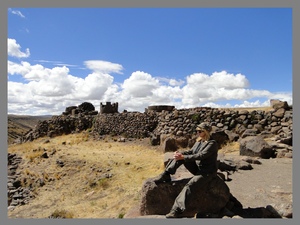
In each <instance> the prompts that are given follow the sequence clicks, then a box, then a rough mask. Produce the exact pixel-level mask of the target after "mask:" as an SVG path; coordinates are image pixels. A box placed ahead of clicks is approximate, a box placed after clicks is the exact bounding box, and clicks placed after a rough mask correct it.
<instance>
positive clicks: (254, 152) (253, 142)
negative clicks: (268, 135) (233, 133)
mask: <svg viewBox="0 0 300 225" xmlns="http://www.w3.org/2000/svg"><path fill="white" fill-rule="evenodd" d="M274 153H275V152H274V150H273V149H272V148H271V146H270V145H269V144H268V143H267V142H266V141H265V140H264V139H263V138H262V137H261V136H254V137H252V136H249V137H246V138H243V139H241V141H240V155H246V156H258V157H261V158H263V159H268V158H271V157H274Z"/></svg>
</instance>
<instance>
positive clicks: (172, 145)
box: [162, 137, 178, 152]
mask: <svg viewBox="0 0 300 225" xmlns="http://www.w3.org/2000/svg"><path fill="white" fill-rule="evenodd" d="M162 149H163V151H164V152H175V151H176V150H177V149H178V147H177V145H176V140H175V138H172V137H167V138H166V139H165V141H164V143H163V146H162Z"/></svg>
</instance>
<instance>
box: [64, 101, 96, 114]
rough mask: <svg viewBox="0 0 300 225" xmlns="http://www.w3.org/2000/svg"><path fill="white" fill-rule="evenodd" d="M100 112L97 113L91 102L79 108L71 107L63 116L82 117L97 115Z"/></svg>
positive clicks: (84, 103)
mask: <svg viewBox="0 0 300 225" xmlns="http://www.w3.org/2000/svg"><path fill="white" fill-rule="evenodd" d="M97 114H98V111H95V107H94V105H93V104H92V103H90V102H83V103H81V104H80V105H79V106H69V107H67V108H66V109H65V111H64V112H63V113H62V115H65V116H67V115H72V116H81V115H97Z"/></svg>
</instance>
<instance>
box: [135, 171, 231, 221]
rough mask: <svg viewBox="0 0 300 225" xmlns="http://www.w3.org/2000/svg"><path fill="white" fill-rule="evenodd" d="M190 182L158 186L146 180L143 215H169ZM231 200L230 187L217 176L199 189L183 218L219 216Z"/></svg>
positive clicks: (143, 193) (142, 199)
mask: <svg viewBox="0 0 300 225" xmlns="http://www.w3.org/2000/svg"><path fill="white" fill-rule="evenodd" d="M188 181H189V179H180V180H176V181H172V182H170V183H161V184H158V185H157V184H155V182H153V180H152V179H148V180H146V181H145V183H144V185H143V187H142V198H141V205H140V213H141V215H155V214H158V215H164V214H167V213H168V212H169V211H170V209H171V208H172V205H173V203H174V200H175V198H176V197H177V195H178V194H179V193H180V191H181V190H182V189H183V187H184V186H185V185H186V184H187V182H188ZM229 200H230V191H229V188H228V186H227V185H226V184H225V182H224V181H223V180H222V179H221V178H220V177H219V176H217V175H216V176H215V177H214V178H212V179H211V180H210V181H209V182H208V183H207V184H206V185H204V186H202V187H199V189H197V192H196V193H195V195H194V196H193V199H192V201H188V202H187V203H186V204H187V205H186V207H187V209H188V210H186V211H185V212H184V214H183V215H182V216H184V217H194V216H195V214H196V213H200V214H207V213H213V214H217V213H219V212H220V211H221V210H223V209H224V208H225V206H226V204H228V203H229Z"/></svg>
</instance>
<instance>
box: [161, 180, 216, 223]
mask: <svg viewBox="0 0 300 225" xmlns="http://www.w3.org/2000/svg"><path fill="white" fill-rule="evenodd" d="M211 177H212V175H195V176H193V177H192V178H191V179H190V181H189V182H188V183H187V184H186V185H185V186H184V187H183V189H182V190H181V192H180V193H179V194H178V196H177V197H176V199H175V201H174V204H173V206H172V208H171V211H170V213H168V214H167V215H166V217H167V218H176V217H180V214H182V213H183V212H184V211H185V210H186V205H187V203H188V202H189V201H190V200H191V199H192V196H193V193H195V190H197V189H199V187H201V186H203V185H204V184H205V183H207V182H208V181H209V180H210V178H211Z"/></svg>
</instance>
